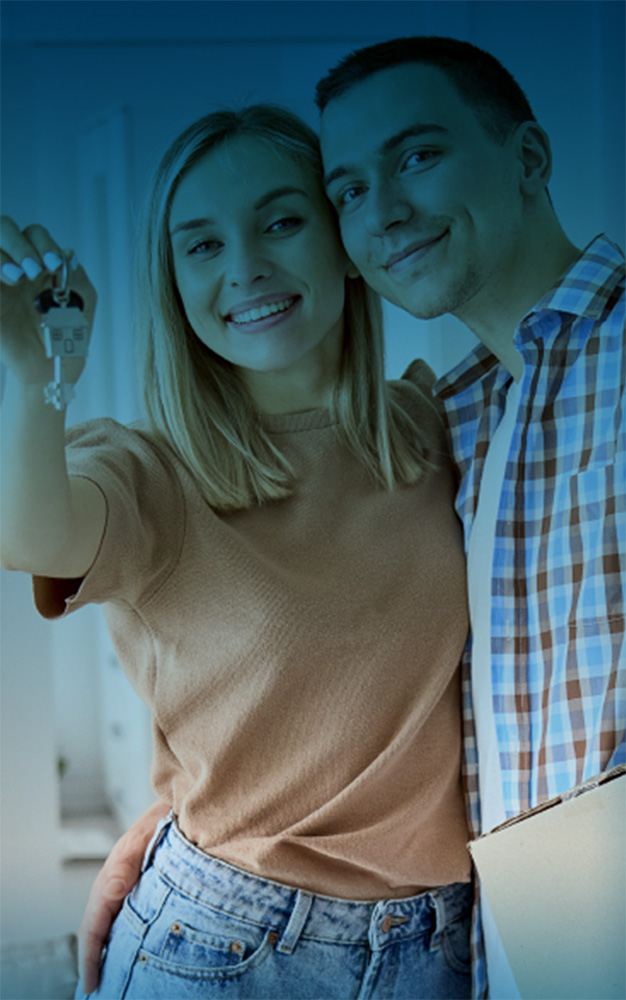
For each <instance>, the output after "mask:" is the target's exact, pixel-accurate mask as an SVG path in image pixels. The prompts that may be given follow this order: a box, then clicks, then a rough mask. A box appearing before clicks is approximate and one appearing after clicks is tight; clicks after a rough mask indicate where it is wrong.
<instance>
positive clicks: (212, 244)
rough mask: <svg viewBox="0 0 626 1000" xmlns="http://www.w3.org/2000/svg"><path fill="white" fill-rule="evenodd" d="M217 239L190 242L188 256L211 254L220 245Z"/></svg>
mask: <svg viewBox="0 0 626 1000" xmlns="http://www.w3.org/2000/svg"><path fill="white" fill-rule="evenodd" d="M221 245H222V244H221V243H220V242H219V240H198V241H197V243H192V244H191V246H190V247H189V249H188V250H187V253H188V255H189V256H190V257H193V256H197V257H199V256H201V255H202V254H212V253H217V251H218V250H219V248H220V247H221Z"/></svg>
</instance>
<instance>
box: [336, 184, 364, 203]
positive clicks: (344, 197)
mask: <svg viewBox="0 0 626 1000" xmlns="http://www.w3.org/2000/svg"><path fill="white" fill-rule="evenodd" d="M362 193H363V188H361V187H358V186H357V185H356V184H351V185H350V186H349V187H345V188H342V190H341V191H340V192H339V194H338V195H337V197H336V198H335V204H336V206H337V208H346V207H347V206H348V205H350V204H351V203H352V202H353V201H356V199H357V198H358V197H359V196H360V195H361V194H362Z"/></svg>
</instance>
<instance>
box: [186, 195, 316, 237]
mask: <svg viewBox="0 0 626 1000" xmlns="http://www.w3.org/2000/svg"><path fill="white" fill-rule="evenodd" d="M286 194H300V195H302V197H303V198H306V199H307V200H308V201H310V200H311V199H310V198H309V195H308V194H307V192H306V191H305V190H304V189H303V188H299V187H293V186H292V185H289V184H285V185H283V187H278V188H272V190H271V191H268V192H267V194H264V195H262V196H261V197H260V198H259V200H258V201H255V203H254V206H253V207H254V210H255V212H258V211H259V210H260V209H262V208H265V206H266V205H269V204H270V203H271V202H272V201H275V200H276V199H277V198H282V197H283V196H284V195H286ZM212 225H215V220H214V219H209V218H204V219H188V220H187V221H186V222H179V223H178V224H177V225H176V226H174V228H173V229H171V230H170V236H175V235H176V233H180V232H186V231H187V230H189V229H201V228H202V226H212Z"/></svg>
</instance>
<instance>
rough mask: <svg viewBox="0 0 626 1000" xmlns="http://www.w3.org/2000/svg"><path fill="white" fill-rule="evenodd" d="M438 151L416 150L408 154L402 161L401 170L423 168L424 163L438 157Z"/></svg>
mask: <svg viewBox="0 0 626 1000" xmlns="http://www.w3.org/2000/svg"><path fill="white" fill-rule="evenodd" d="M439 153H440V150H439V149H416V150H414V151H413V152H412V153H409V155H408V156H407V157H405V159H404V160H403V161H402V166H401V168H400V169H401V170H407V169H409V170H410V168H411V167H423V166H424V164H425V163H428V161H429V160H432V159H434V157H436V156H439Z"/></svg>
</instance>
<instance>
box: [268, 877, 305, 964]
mask: <svg viewBox="0 0 626 1000" xmlns="http://www.w3.org/2000/svg"><path fill="white" fill-rule="evenodd" d="M312 905H313V896H312V895H311V893H309V892H302V890H301V889H298V892H297V894H296V902H295V905H294V908H293V910H292V911H291V916H290V917H289V922H288V924H287V926H286V927H285V931H284V933H283V936H282V937H281V939H280V941H279V943H278V944H277V945H276V951H280V952H282V954H283V955H291V953H292V951H293V950H294V948H295V947H296V945H297V943H298V940H299V938H300V935H301V934H302V930H303V928H304V925H305V923H306V920H307V917H308V915H309V911H310V909H311V907H312Z"/></svg>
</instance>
